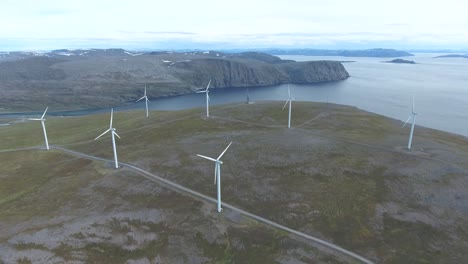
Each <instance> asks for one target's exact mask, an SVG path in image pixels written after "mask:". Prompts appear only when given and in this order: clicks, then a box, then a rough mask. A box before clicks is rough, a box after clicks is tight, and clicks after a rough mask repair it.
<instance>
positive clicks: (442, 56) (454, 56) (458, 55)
mask: <svg viewBox="0 0 468 264" xmlns="http://www.w3.org/2000/svg"><path fill="white" fill-rule="evenodd" d="M439 58H468V54H447V55H441V56H437V57H434V59H439Z"/></svg>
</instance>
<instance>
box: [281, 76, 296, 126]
mask: <svg viewBox="0 0 468 264" xmlns="http://www.w3.org/2000/svg"><path fill="white" fill-rule="evenodd" d="M293 100H294V98H292V97H291V90H290V89H289V84H288V99H287V100H286V103H284V106H283V110H284V108H285V107H286V105H287V104H288V103H289V116H288V128H291V107H292V106H291V104H292V101H293Z"/></svg>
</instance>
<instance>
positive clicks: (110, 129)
mask: <svg viewBox="0 0 468 264" xmlns="http://www.w3.org/2000/svg"><path fill="white" fill-rule="evenodd" d="M113 115H114V108H111V119H110V125H109V129H107V130H106V131H104V133H102V134H101V135H99V136H98V137H97V138H95V139H94V140H97V139H98V138H100V137H102V136H104V135H105V134H106V133H107V132H109V131H110V132H111V135H112V147H113V149H114V162H115V168H116V169H118V168H119V162H118V161H117V148H116V147H115V137H114V135H115V136H117V137H118V138H120V136H119V135H118V134H117V132H115V131H116V129H115V128H113V127H112V117H113Z"/></svg>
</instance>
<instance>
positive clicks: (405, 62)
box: [384, 59, 416, 64]
mask: <svg viewBox="0 0 468 264" xmlns="http://www.w3.org/2000/svg"><path fill="white" fill-rule="evenodd" d="M384 63H403V64H416V62H414V61H412V60H404V59H394V60H391V61H384Z"/></svg>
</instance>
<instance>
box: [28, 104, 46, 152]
mask: <svg viewBox="0 0 468 264" xmlns="http://www.w3.org/2000/svg"><path fill="white" fill-rule="evenodd" d="M47 109H49V107H46V109H45V111H44V113H43V114H42V116H41V118H28V119H29V120H34V121H41V124H42V131H43V132H44V141H45V143H46V149H47V150H49V140H48V139H47V130H46V127H45V121H46V119H45V118H44V117H45V115H46V113H47Z"/></svg>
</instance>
